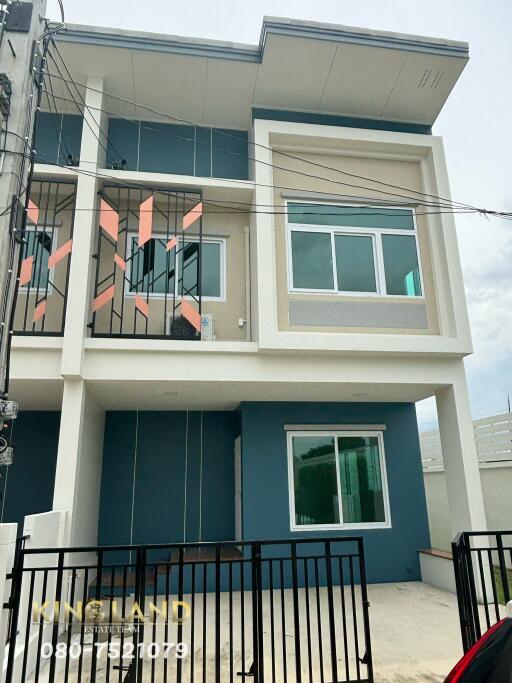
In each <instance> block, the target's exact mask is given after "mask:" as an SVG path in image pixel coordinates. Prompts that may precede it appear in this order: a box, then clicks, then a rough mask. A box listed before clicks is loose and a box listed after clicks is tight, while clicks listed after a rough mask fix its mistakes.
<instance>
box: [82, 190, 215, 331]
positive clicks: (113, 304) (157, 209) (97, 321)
mask: <svg viewBox="0 0 512 683" xmlns="http://www.w3.org/2000/svg"><path fill="white" fill-rule="evenodd" d="M202 225H203V221H202V203H201V194H200V193H198V192H194V191H178V190H172V189H169V190H166V189H162V190H159V191H153V190H142V189H133V188H130V187H119V186H117V185H116V186H110V185H104V186H103V188H102V191H101V195H100V211H99V227H98V246H97V250H96V253H95V254H94V259H95V262H96V265H95V267H96V275H95V282H94V297H93V309H92V320H91V323H90V328H91V334H92V336H95V337H131V338H136V337H143V338H148V337H151V338H171V339H200V336H201V329H200V324H198V322H197V321H198V319H200V316H201V273H202V269H201V260H202V238H203V227H202Z"/></svg>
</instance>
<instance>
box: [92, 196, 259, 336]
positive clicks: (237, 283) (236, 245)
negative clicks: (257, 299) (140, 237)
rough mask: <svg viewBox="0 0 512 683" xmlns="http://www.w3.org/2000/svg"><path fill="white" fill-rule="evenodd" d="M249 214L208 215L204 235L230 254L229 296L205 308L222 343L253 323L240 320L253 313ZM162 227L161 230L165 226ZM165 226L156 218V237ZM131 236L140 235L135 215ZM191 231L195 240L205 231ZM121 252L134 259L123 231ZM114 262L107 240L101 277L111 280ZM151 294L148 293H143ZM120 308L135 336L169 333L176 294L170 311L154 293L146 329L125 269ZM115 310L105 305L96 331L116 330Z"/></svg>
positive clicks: (169, 301) (119, 281)
mask: <svg viewBox="0 0 512 683" xmlns="http://www.w3.org/2000/svg"><path fill="white" fill-rule="evenodd" d="M137 210H138V209H137V207H135V206H134V207H133V214H134V216H136V215H137V213H136V212H137ZM247 224H248V220H247V218H246V217H245V216H244V215H242V214H239V213H236V214H235V213H234V214H232V215H227V214H225V213H219V215H218V216H215V215H211V214H210V215H205V216H204V217H203V238H207V237H208V236H210V237H212V238H218V239H220V240H222V241H223V243H224V253H225V285H224V290H225V291H224V300H223V301H220V300H218V301H216V300H211V301H209V300H207V299H203V301H202V312H203V313H211V314H213V318H214V333H215V337H216V339H218V340H220V341H243V340H245V339H246V337H247V323H245V325H243V326H239V319H243V320H245V321H247V319H248V317H249V313H248V310H247V304H246V299H247V296H246V294H247V292H246V287H247V283H246V274H247V273H248V265H247V262H246V261H247V247H248V240H249V232H248V230H247V229H246V228H247V227H248V225H247ZM160 229H161V228H160ZM158 233H159V226H158V218H157V216H155V221H154V227H153V235H155V236H156V235H158ZM128 234H129V235H136V234H137V222H136V220H134V219H132V221H131V222H130V225H129V233H128ZM161 234H163V236H165V233H161ZM186 234H187V235H189V236H190V237H191V238H194V237H196V238H197V237H198V236H199V233H198V231H197V228H196V227H195V226H192V227H191V228H190V229H189V230H187V233H186ZM117 252H118V253H119V254H120V255H122V256H123V258H127V257H128V250H127V233H126V231H124V232H122V233H121V234H120V237H119V241H118V246H117ZM113 262H114V247H113V245H112V244H110V243H109V242H108V241H107V240H106V239H104V240H102V247H101V256H100V262H99V269H100V275H99V280H100V281H101V280H102V279H104V278H108V276H109V274H111V273H112V264H113ZM111 283H112V279H111V278H110V279H109V280H107V279H105V284H104V285H102V288H101V291H102V290H103V289H105V288H106V287H107V286H108V285H109V284H111ZM141 296H143V298H145V295H141ZM114 308H115V310H116V311H118V312H120V311H121V310H122V312H123V313H122V315H123V333H125V334H129V333H131V332H133V331H134V330H135V331H136V332H137V333H138V334H146V333H147V334H149V335H151V334H153V335H163V334H165V311H166V310H167V313H171V311H172V298H171V297H168V299H167V309H166V308H165V300H164V298H163V297H159V296H150V298H149V320H148V327H147V332H146V326H145V320H144V319H143V317H142V316H141V315H140V314H138V316H137V324H136V326H135V327H134V315H135V297H134V296H133V295H131V294H130V293H128V292H127V289H126V286H123V283H122V273H121V272H120V271H118V272H117V273H116V295H115V298H114ZM110 311H111V307H110V305H109V304H107V305H106V306H104V307H103V308H102V309H101V310H100V311H98V312H97V314H96V328H95V330H96V332H98V333H108V332H109V330H110ZM113 321H114V322H113V327H112V330H113V332H114V333H115V332H117V331H118V328H119V323H118V322H116V319H115V317H114V318H113Z"/></svg>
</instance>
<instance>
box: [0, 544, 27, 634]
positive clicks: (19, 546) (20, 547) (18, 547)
mask: <svg viewBox="0 0 512 683" xmlns="http://www.w3.org/2000/svg"><path fill="white" fill-rule="evenodd" d="M28 538H30V536H18V538H17V539H16V545H15V550H14V560H13V568H14V567H15V566H16V563H17V561H18V555H19V553H20V551H21V550H23V548H24V547H25V542H26V541H27V539H28ZM13 575H14V574H13V572H9V573H8V574H6V577H5V578H6V579H7V581H10V582H11V595H10V598H9V602H8V603H7V604H5V605H4V609H8V610H9V618H8V620H7V634H6V635H7V639H6V642H7V643H8V642H9V639H10V638H11V624H12V607H13V601H14V589H15V584H14V582H13V580H12V579H13Z"/></svg>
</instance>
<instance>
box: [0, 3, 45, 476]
mask: <svg viewBox="0 0 512 683" xmlns="http://www.w3.org/2000/svg"><path fill="white" fill-rule="evenodd" d="M45 15H46V0H32V1H30V2H21V1H20V0H0V464H4V465H8V464H10V462H12V457H13V449H12V445H11V443H10V424H9V422H8V421H9V420H12V419H14V418H15V417H16V416H17V412H18V407H17V404H16V403H15V402H14V401H10V400H9V399H8V391H9V356H10V349H11V339H12V322H13V317H14V316H13V311H14V306H15V299H16V294H17V289H18V287H17V279H18V270H19V263H20V254H21V250H22V246H23V239H24V230H25V223H26V208H27V201H28V191H29V189H30V188H29V185H30V178H31V173H32V170H33V161H34V158H33V135H34V122H35V120H36V112H37V109H38V107H39V104H40V97H41V95H40V93H41V84H42V77H43V68H44V59H43V58H42V57H43V56H44V52H43V51H42V42H41V38H42V37H43V35H44V33H45V26H46V23H45V19H44V17H45ZM43 42H44V41H43Z"/></svg>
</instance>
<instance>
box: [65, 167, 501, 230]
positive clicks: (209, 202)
mask: <svg viewBox="0 0 512 683" xmlns="http://www.w3.org/2000/svg"><path fill="white" fill-rule="evenodd" d="M53 165H55V166H58V167H60V168H65V169H69V166H65V165H64V164H58V163H57V164H53ZM73 171H74V172H76V173H79V174H81V175H85V176H89V177H93V178H96V179H98V180H103V181H108V183H106V184H108V185H110V186H113V187H118V188H120V189H133V190H146V191H151V192H154V193H159V194H162V195H164V196H171V197H174V196H175V195H176V194H183V195H186V194H190V195H192V194H193V195H196V197H190V199H189V200H188V201H190V202H193V201H196V202H197V193H193V192H191V191H188V192H187V191H181V190H180V189H176V190H166V189H165V188H159V187H151V186H149V185H143V184H137V183H132V182H130V183H127V182H116V179H115V178H112V177H111V176H108V175H103V174H101V173H99V172H97V171H92V170H88V169H87V170H86V169H81V168H76V167H75V168H74V169H73ZM288 189H293V188H288ZM299 191H300V190H299ZM338 196H339V195H338ZM201 201H202V203H203V204H205V205H207V206H216V207H219V208H224V209H228V210H227V211H224V212H222V211H211V212H203V213H204V214H206V215H208V213H209V214H219V213H226V214H228V213H234V214H263V215H287V214H288V212H287V211H282V210H281V211H259V210H257V209H256V210H255V209H252V208H249V209H244V210H242V211H234V210H233V207H232V206H228V205H226V204H223V203H222V202H221V200H217V201H213V200H206V199H203V200H201ZM370 202H371V200H369V203H370ZM233 203H234V202H233ZM306 203H307V202H306ZM247 206H252V205H251V204H249V203H247ZM272 206H277V207H278V208H280V209H282V208H283V207H282V206H281V205H268V207H272ZM362 208H363V209H364V207H362ZM368 208H370V207H368ZM371 208H379V207H371ZM382 208H383V209H384V210H383V211H381V212H378V215H385V216H390V217H396V213H385V209H386V207H382ZM387 208H388V210H389V209H391V208H392V207H387ZM404 208H405V207H404ZM70 210H71V209H70ZM75 210H76V211H99V209H97V208H94V207H91V208H87V207H81V208H77V209H75ZM300 213H301V215H315V216H317V215H318V212H317V211H310V212H307V211H301V212H300ZM414 213H415V215H417V216H418V215H419V216H422V215H440V214H451V215H453V214H459V213H463V214H475V213H480V212H479V211H478V210H474V209H457V208H455V209H446V210H443V207H440V209H439V210H436V211H423V212H418V211H415V212H414ZM322 215H333V216H337V215H339V213H338V212H333V213H332V214H330V213H328V212H322ZM351 215H357V216H374V215H375V211H372V212H371V213H369V212H364V211H363V212H362V213H357V214H354V213H353V214H351ZM505 215H508V214H505ZM510 215H511V216H512V214H510Z"/></svg>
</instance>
